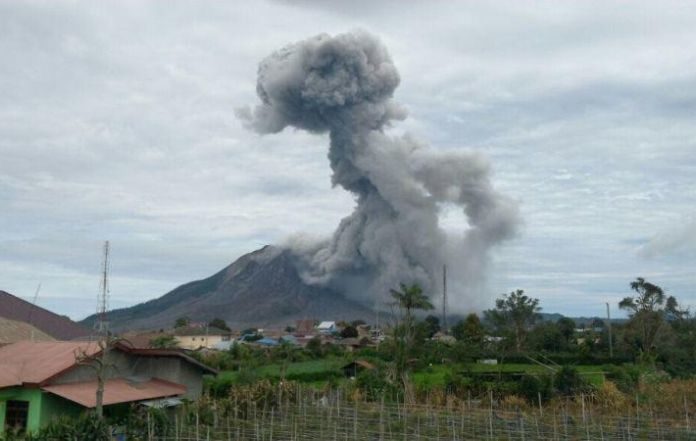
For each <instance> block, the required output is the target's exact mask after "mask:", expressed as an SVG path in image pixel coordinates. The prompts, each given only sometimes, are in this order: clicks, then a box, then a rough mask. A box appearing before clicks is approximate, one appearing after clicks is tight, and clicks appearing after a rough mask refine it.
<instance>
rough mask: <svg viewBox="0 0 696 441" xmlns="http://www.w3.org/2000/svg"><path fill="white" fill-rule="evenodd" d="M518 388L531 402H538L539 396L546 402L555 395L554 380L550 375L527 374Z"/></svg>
mask: <svg viewBox="0 0 696 441" xmlns="http://www.w3.org/2000/svg"><path fill="white" fill-rule="evenodd" d="M518 390H519V392H518V393H519V394H520V395H522V396H523V397H524V398H526V399H527V401H529V402H531V403H537V402H538V401H539V397H541V400H542V401H543V402H546V401H548V400H549V399H550V398H551V396H552V395H553V381H552V379H551V377H550V376H548V375H539V376H537V375H525V376H524V377H522V380H521V381H520V383H519V386H518Z"/></svg>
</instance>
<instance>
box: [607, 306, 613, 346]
mask: <svg viewBox="0 0 696 441" xmlns="http://www.w3.org/2000/svg"><path fill="white" fill-rule="evenodd" d="M607 331H609V357H611V358H614V342H613V341H612V339H611V316H610V315H609V302H607Z"/></svg>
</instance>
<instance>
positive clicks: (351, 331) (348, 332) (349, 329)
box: [341, 325, 358, 338]
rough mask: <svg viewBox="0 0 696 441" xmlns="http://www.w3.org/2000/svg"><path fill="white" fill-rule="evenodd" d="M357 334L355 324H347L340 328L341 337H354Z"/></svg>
mask: <svg viewBox="0 0 696 441" xmlns="http://www.w3.org/2000/svg"><path fill="white" fill-rule="evenodd" d="M357 336H358V330H357V329H356V328H355V326H351V325H348V326H346V327H345V328H343V329H342V330H341V338H356V337H357Z"/></svg>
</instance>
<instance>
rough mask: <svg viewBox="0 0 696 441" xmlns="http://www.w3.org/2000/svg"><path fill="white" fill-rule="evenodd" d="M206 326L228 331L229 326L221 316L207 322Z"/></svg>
mask: <svg viewBox="0 0 696 441" xmlns="http://www.w3.org/2000/svg"><path fill="white" fill-rule="evenodd" d="M208 326H210V327H211V328H217V329H222V330H223V331H230V327H229V326H227V322H225V321H224V320H223V319H221V318H214V319H212V320H211V321H210V323H208Z"/></svg>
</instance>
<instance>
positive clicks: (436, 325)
mask: <svg viewBox="0 0 696 441" xmlns="http://www.w3.org/2000/svg"><path fill="white" fill-rule="evenodd" d="M423 324H424V325H425V337H426V338H433V335H435V334H436V333H438V332H440V319H439V318H438V317H436V316H434V315H429V316H427V317H426V318H425V320H424V321H423Z"/></svg>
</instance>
